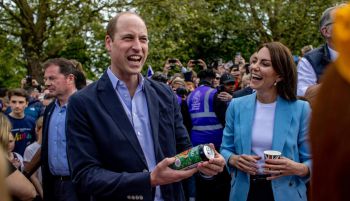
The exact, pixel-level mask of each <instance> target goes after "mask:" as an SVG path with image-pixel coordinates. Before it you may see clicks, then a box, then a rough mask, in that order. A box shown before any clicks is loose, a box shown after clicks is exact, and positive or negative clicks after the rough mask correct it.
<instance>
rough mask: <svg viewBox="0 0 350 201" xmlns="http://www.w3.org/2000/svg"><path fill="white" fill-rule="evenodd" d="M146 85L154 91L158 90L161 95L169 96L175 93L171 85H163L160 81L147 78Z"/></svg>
mask: <svg viewBox="0 0 350 201" xmlns="http://www.w3.org/2000/svg"><path fill="white" fill-rule="evenodd" d="M145 84H146V85H148V86H150V87H152V88H153V89H154V90H156V91H157V92H160V93H167V94H172V93H173V91H172V90H171V88H170V87H169V85H167V84H165V83H162V82H159V81H155V80H152V79H149V78H145Z"/></svg>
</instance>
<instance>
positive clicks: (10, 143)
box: [7, 133, 15, 152]
mask: <svg viewBox="0 0 350 201" xmlns="http://www.w3.org/2000/svg"><path fill="white" fill-rule="evenodd" d="M14 148H15V138H13V135H12V134H11V133H9V144H8V147H7V151H8V152H12V150H13V149H14Z"/></svg>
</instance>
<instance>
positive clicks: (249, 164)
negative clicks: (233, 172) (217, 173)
mask: <svg viewBox="0 0 350 201" xmlns="http://www.w3.org/2000/svg"><path fill="white" fill-rule="evenodd" d="M260 159H261V157H260V156H255V155H245V154H242V155H232V156H231V157H230V159H229V163H230V165H232V166H233V167H236V168H237V169H239V170H241V171H243V172H246V173H248V174H251V175H255V174H257V173H258V165H257V162H258V160H260Z"/></svg>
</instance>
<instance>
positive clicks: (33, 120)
mask: <svg viewBox="0 0 350 201" xmlns="http://www.w3.org/2000/svg"><path fill="white" fill-rule="evenodd" d="M23 121H28V122H31V123H34V124H35V122H36V120H35V118H34V117H32V116H30V115H27V114H26V115H24V118H23Z"/></svg>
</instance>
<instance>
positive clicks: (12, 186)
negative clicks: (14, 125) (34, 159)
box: [0, 113, 37, 201]
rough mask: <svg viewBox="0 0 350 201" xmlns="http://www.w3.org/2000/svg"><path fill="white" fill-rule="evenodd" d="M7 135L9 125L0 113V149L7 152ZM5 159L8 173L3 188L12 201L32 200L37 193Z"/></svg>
mask: <svg viewBox="0 0 350 201" xmlns="http://www.w3.org/2000/svg"><path fill="white" fill-rule="evenodd" d="M9 134H11V123H10V121H9V120H8V118H7V117H6V116H5V115H4V114H2V113H0V145H1V147H0V149H2V150H3V151H5V150H7V146H8V141H9V136H10V135H9ZM6 159H7V160H6V161H5V162H6V163H7V165H8V170H9V171H8V174H7V176H6V179H5V186H6V187H7V189H8V192H9V194H10V195H11V196H12V200H13V201H17V200H21V201H27V200H28V201H29V200H34V199H35V197H36V196H37V192H36V190H35V187H34V186H33V184H32V183H30V181H29V180H28V179H27V178H26V177H25V176H24V175H23V174H22V173H21V172H20V171H19V170H17V169H16V168H15V167H14V166H13V165H12V164H11V162H10V161H9V159H8V158H7V157H6ZM1 188H2V187H1Z"/></svg>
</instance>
